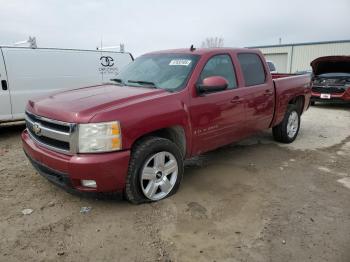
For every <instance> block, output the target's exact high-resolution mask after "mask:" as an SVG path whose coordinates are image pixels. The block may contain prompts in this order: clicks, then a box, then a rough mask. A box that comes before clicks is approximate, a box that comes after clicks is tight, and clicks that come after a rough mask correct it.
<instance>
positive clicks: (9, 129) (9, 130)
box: [0, 121, 26, 138]
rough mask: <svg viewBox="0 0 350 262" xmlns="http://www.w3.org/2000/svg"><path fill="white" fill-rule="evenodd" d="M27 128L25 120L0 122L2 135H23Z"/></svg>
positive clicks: (0, 133)
mask: <svg viewBox="0 0 350 262" xmlns="http://www.w3.org/2000/svg"><path fill="white" fill-rule="evenodd" d="M25 128H26V126H25V123H24V121H20V122H11V123H0V136H1V137H2V138H4V137H10V136H16V135H21V133H22V131H23V130H24V129H25Z"/></svg>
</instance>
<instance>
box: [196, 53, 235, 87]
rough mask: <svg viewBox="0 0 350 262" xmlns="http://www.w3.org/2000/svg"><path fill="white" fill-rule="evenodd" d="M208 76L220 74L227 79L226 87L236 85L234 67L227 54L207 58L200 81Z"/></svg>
mask: <svg viewBox="0 0 350 262" xmlns="http://www.w3.org/2000/svg"><path fill="white" fill-rule="evenodd" d="M209 76H222V77H224V78H226V80H227V81H228V89H232V88H235V87H237V82H236V75H235V69H234V68H233V65H232V61H231V58H230V57H229V56H228V55H216V56H213V57H212V58H210V59H209V60H208V62H207V63H206V65H205V66H204V68H203V71H202V73H201V75H200V79H199V81H200V83H202V82H203V79H204V78H207V77H209Z"/></svg>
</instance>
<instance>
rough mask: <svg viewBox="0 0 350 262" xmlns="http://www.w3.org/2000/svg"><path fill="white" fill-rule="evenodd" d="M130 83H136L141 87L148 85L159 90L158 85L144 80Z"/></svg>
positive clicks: (130, 81) (129, 81)
mask: <svg viewBox="0 0 350 262" xmlns="http://www.w3.org/2000/svg"><path fill="white" fill-rule="evenodd" d="M128 83H136V84H140V85H147V86H149V87H153V88H157V85H156V84H155V83H153V82H150V81H142V80H128Z"/></svg>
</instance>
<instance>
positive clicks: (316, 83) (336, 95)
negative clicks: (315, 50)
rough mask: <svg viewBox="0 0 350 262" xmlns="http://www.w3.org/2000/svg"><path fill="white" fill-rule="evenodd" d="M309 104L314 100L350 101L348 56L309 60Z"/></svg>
mask: <svg viewBox="0 0 350 262" xmlns="http://www.w3.org/2000/svg"><path fill="white" fill-rule="evenodd" d="M311 67H312V71H313V78H312V98H311V104H315V101H332V102H333V101H335V102H349V103H350V56H324V57H319V58H317V59H315V60H314V61H312V62H311Z"/></svg>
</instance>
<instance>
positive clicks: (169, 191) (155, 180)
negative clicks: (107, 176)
mask: <svg viewBox="0 0 350 262" xmlns="http://www.w3.org/2000/svg"><path fill="white" fill-rule="evenodd" d="M183 166H184V165H183V156H182V154H181V151H180V150H179V148H178V147H177V146H176V145H175V144H174V143H173V142H171V141H170V140H168V139H165V138H160V137H147V138H144V139H141V140H140V141H139V142H137V143H136V145H135V146H134V148H133V150H132V153H131V158H130V163H129V169H128V175H127V179H126V187H125V196H126V199H127V200H128V201H130V202H131V203H133V204H140V203H145V202H153V201H159V200H162V199H164V198H167V197H169V196H171V195H173V194H174V193H176V191H177V190H178V188H179V186H180V183H181V180H182V176H183Z"/></svg>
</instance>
